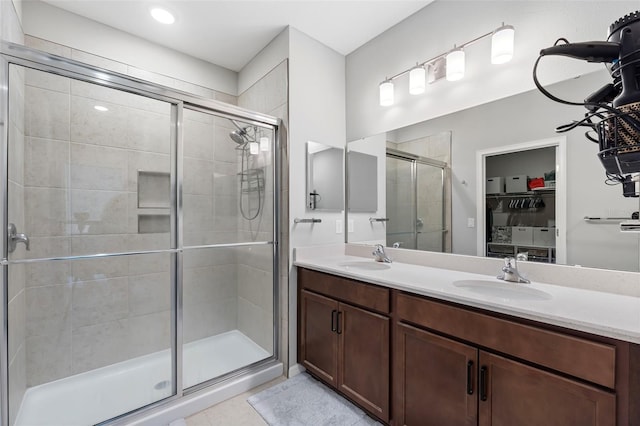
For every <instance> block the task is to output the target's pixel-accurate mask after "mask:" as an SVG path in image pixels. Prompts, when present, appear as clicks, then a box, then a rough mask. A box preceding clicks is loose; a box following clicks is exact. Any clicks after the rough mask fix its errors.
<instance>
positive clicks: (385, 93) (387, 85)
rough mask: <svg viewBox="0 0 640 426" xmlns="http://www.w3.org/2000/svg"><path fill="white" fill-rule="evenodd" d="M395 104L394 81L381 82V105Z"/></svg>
mask: <svg viewBox="0 0 640 426" xmlns="http://www.w3.org/2000/svg"><path fill="white" fill-rule="evenodd" d="M391 105H393V83H392V82H391V80H385V81H383V82H382V83H380V106H391Z"/></svg>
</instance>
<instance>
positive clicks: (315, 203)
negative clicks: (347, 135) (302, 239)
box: [306, 141, 344, 211]
mask: <svg viewBox="0 0 640 426" xmlns="http://www.w3.org/2000/svg"><path fill="white" fill-rule="evenodd" d="M343 171H344V150H343V149H342V148H336V147H334V146H329V145H325V144H322V143H318V142H311V141H309V142H307V197H306V199H307V210H319V211H342V210H344V178H343V176H344V174H343Z"/></svg>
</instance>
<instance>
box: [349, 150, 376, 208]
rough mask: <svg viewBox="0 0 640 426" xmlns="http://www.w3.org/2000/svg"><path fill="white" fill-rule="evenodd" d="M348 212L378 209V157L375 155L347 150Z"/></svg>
mask: <svg viewBox="0 0 640 426" xmlns="http://www.w3.org/2000/svg"><path fill="white" fill-rule="evenodd" d="M347 171H348V174H349V176H348V182H349V202H348V203H347V205H348V206H349V211H350V212H371V213H375V212H376V211H377V210H378V158H377V157H376V156H375V155H371V154H365V153H362V152H356V151H349V152H348V153H347Z"/></svg>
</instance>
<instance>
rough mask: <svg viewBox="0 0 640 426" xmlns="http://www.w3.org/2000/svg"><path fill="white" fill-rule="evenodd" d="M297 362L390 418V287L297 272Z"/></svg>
mask: <svg viewBox="0 0 640 426" xmlns="http://www.w3.org/2000/svg"><path fill="white" fill-rule="evenodd" d="M298 286H299V293H298V294H299V299H298V300H299V311H298V313H299V318H298V331H299V332H298V360H299V362H300V363H301V364H302V365H304V367H305V368H307V370H308V371H309V372H310V373H311V374H313V375H314V376H316V377H317V378H319V379H320V380H322V381H324V382H326V383H327V384H329V385H330V386H332V387H334V388H335V389H337V390H339V391H340V392H341V393H342V394H343V395H345V396H346V397H347V398H349V399H351V400H352V401H353V402H355V403H356V404H358V405H360V406H361V407H362V408H363V409H365V410H367V411H368V412H369V413H371V414H372V415H374V416H375V417H377V418H379V419H380V420H382V421H383V422H385V423H388V422H389V369H390V360H389V347H390V345H389V336H390V319H389V317H388V314H389V290H388V289H385V288H381V287H377V286H373V285H368V284H364V283H361V282H357V281H352V280H347V279H342V278H339V277H335V276H332V275H327V274H322V273H318V272H314V271H310V270H306V269H299V270H298Z"/></svg>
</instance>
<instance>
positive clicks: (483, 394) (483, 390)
mask: <svg viewBox="0 0 640 426" xmlns="http://www.w3.org/2000/svg"><path fill="white" fill-rule="evenodd" d="M480 400H481V401H486V400H487V367H485V366H484V365H483V366H482V367H480Z"/></svg>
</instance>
